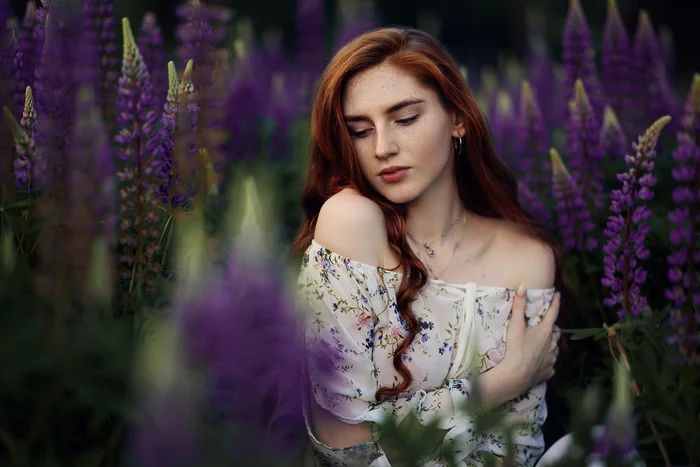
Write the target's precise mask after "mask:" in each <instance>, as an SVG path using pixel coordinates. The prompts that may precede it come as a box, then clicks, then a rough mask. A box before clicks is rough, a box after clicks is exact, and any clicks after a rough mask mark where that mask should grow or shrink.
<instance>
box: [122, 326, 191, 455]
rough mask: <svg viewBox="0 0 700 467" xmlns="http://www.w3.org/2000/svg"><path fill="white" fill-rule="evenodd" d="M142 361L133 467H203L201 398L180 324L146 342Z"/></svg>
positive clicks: (161, 328) (161, 330)
mask: <svg viewBox="0 0 700 467" xmlns="http://www.w3.org/2000/svg"><path fill="white" fill-rule="evenodd" d="M143 341H144V343H143V345H142V348H141V355H140V356H139V358H138V360H137V365H138V366H137V369H138V371H137V372H136V373H135V374H136V383H138V384H137V385H135V395H134V396H135V399H136V401H137V411H136V420H135V423H134V426H133V429H132V430H131V431H130V432H129V433H128V436H127V446H128V453H129V457H130V460H131V461H132V462H131V463H130V465H135V467H156V466H162V467H187V466H193V465H199V463H198V461H199V462H201V459H200V458H199V456H200V451H199V448H200V446H199V441H200V439H199V435H200V432H199V412H200V410H201V404H200V397H199V396H198V393H197V388H196V387H195V385H194V384H192V374H191V371H190V368H189V367H188V365H187V358H186V355H184V351H183V340H182V335H181V332H180V330H179V329H178V326H177V324H176V323H163V324H160V325H159V326H158V328H157V329H156V332H155V333H154V335H153V336H149V338H148V339H144V340H143Z"/></svg>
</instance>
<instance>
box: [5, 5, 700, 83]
mask: <svg viewBox="0 0 700 467" xmlns="http://www.w3.org/2000/svg"><path fill="white" fill-rule="evenodd" d="M299 1H300V0H236V1H226V0H222V1H220V2H219V3H221V4H225V5H227V6H229V7H231V8H232V9H233V10H234V15H235V18H234V20H235V19H240V18H241V17H247V18H250V19H251V20H252V22H253V24H254V25H255V29H256V30H255V35H256V37H257V38H258V39H262V38H264V36H265V34H266V33H270V32H272V31H277V32H281V33H282V35H283V38H284V41H283V42H284V45H285V47H286V48H287V50H288V51H289V52H290V53H293V52H294V51H295V49H296V44H295V21H296V12H297V9H298V4H299ZM26 3H27V2H26V0H13V6H14V9H15V14H16V15H17V16H18V17H22V14H23V12H24V8H25V5H26ZM607 3H608V2H607V0H583V1H582V2H581V4H582V7H583V9H584V11H585V12H586V16H587V19H588V22H589V26H590V28H591V32H592V33H593V41H594V47H595V48H596V49H597V50H598V49H599V40H600V37H601V31H602V28H603V22H604V20H605V11H606V8H607ZM617 5H618V9H619V10H620V14H621V15H622V18H623V20H624V22H625V24H626V25H627V26H628V28H629V29H630V30H631V29H632V28H633V27H634V25H635V24H636V22H637V12H638V11H639V10H640V9H645V10H647V11H648V12H649V15H650V17H651V19H652V22H653V23H654V26H655V28H657V29H658V28H660V27H662V26H663V27H665V28H668V29H670V30H672V31H673V35H674V39H675V46H676V52H677V54H676V56H677V57H678V63H677V66H678V69H677V72H678V73H679V77H687V76H689V75H690V74H691V73H693V72H694V71H696V70H695V69H694V67H695V68H697V63H698V62H699V61H700V52H698V48H697V45H698V44H700V28H698V27H696V26H697V25H696V24H694V22H693V19H697V18H700V1H685V0H663V1H662V0H618V2H617ZM568 6H569V2H568V1H567V0H490V1H483V0H476V1H475V0H472V1H468V0H461V1H455V0H433V1H429V2H428V1H425V0H377V1H376V7H377V10H378V15H379V18H378V19H379V21H380V23H381V24H384V25H386V24H400V25H406V26H417V27H420V28H422V29H425V30H427V31H429V32H433V33H437V35H438V36H439V37H440V38H441V39H442V40H443V42H444V43H445V45H447V46H448V47H449V48H450V51H451V53H452V54H453V55H454V57H455V58H456V59H457V60H458V61H459V62H460V63H462V64H464V65H465V66H467V67H472V66H474V65H479V66H481V65H496V62H497V59H498V55H499V54H509V55H514V56H516V57H520V56H522V54H523V52H524V51H523V46H524V45H525V44H526V43H527V42H526V28H527V26H528V23H530V24H531V25H532V26H533V27H534V28H537V29H540V30H541V31H542V32H543V33H544V36H545V37H546V39H547V43H548V45H549V46H550V47H551V50H552V53H553V55H554V57H556V58H559V57H561V33H562V31H563V30H564V20H565V17H566V12H567V9H568ZM114 8H115V14H116V16H117V17H122V16H126V17H128V18H129V19H130V20H131V22H132V24H139V23H140V22H141V19H142V18H143V15H144V14H145V12H147V11H152V12H154V13H155V14H156V17H157V18H158V21H159V23H160V25H161V27H162V30H163V36H164V39H165V42H166V47H168V48H170V49H172V48H173V47H174V46H175V40H176V39H175V34H174V31H175V25H176V20H177V18H176V15H175V4H174V3H173V2H171V1H163V0H116V1H115V2H114ZM324 8H325V12H326V15H327V17H326V20H327V21H328V22H329V23H327V24H333V22H334V21H335V20H337V16H338V11H337V10H338V2H336V1H333V0H325V2H324ZM327 32H328V33H329V34H331V33H332V31H327ZM329 43H330V41H329ZM682 80H683V81H686V80H684V79H682Z"/></svg>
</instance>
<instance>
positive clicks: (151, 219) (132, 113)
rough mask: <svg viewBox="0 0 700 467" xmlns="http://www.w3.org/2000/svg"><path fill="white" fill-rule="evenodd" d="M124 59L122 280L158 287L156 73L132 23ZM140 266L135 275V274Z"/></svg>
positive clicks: (126, 26)
mask: <svg viewBox="0 0 700 467" xmlns="http://www.w3.org/2000/svg"><path fill="white" fill-rule="evenodd" d="M122 28H123V31H124V59H123V62H122V74H121V77H120V78H119V89H118V98H117V106H118V107H119V109H120V111H121V112H120V114H119V116H118V117H117V124H118V125H119V133H118V134H117V136H116V138H115V140H116V142H117V143H118V144H119V145H120V146H121V149H120V150H119V151H117V153H116V156H117V157H118V158H119V159H120V160H121V161H123V162H124V164H123V165H122V169H121V170H120V171H119V172H117V179H118V180H119V199H120V219H119V229H120V232H119V243H120V245H121V251H122V255H121V258H120V262H121V264H122V270H121V274H120V275H121V278H122V279H123V280H125V281H130V280H132V279H140V276H141V275H142V274H143V275H144V282H145V285H146V289H147V290H148V291H152V290H153V288H154V287H155V278H154V274H155V273H158V272H160V270H161V265H160V264H159V263H158V261H157V258H156V253H157V251H158V243H157V240H158V238H159V236H160V231H159V228H160V217H161V214H160V213H161V211H160V210H159V209H158V207H157V199H156V197H155V196H147V193H148V192H149V191H150V190H152V189H153V184H154V182H155V177H154V174H153V170H152V163H153V159H154V153H155V150H156V148H157V147H158V144H159V142H160V141H159V138H158V132H157V131H156V122H157V120H158V116H157V114H156V112H155V109H154V105H155V98H154V96H153V85H152V84H151V75H150V73H149V72H148V69H147V68H146V64H145V63H144V62H143V58H142V57H141V53H140V52H139V50H138V47H137V46H136V42H135V40H134V36H133V33H132V31H131V26H130V25H129V21H128V20H127V19H126V18H124V19H123V20H122ZM134 266H136V276H139V277H134V276H133V272H132V270H133V269H134Z"/></svg>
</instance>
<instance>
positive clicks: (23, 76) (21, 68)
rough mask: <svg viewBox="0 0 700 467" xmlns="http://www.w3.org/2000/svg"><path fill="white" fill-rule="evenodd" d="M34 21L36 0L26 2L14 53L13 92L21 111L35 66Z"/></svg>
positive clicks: (18, 108)
mask: <svg viewBox="0 0 700 467" xmlns="http://www.w3.org/2000/svg"><path fill="white" fill-rule="evenodd" d="M35 23H36V2H34V1H33V0H31V1H29V2H27V9H26V11H25V14H24V21H23V22H22V26H21V27H20V28H19V31H18V36H17V41H18V50H17V54H16V55H15V67H16V70H17V77H16V80H17V83H16V85H17V91H16V94H15V99H16V105H17V110H18V111H19V112H22V109H24V101H25V94H26V89H27V86H34V71H35V68H36V58H37V57H36V44H35V43H34V37H33V31H34V25H35Z"/></svg>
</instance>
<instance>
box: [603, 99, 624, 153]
mask: <svg viewBox="0 0 700 467" xmlns="http://www.w3.org/2000/svg"><path fill="white" fill-rule="evenodd" d="M600 144H601V146H602V147H603V150H604V151H605V152H607V153H608V156H610V157H615V158H617V157H622V156H623V155H624V154H625V151H626V150H627V149H626V148H627V136H625V130H623V129H622V125H620V121H619V120H618V119H617V116H616V115H615V111H614V110H613V109H612V107H610V106H609V105H606V106H605V114H604V115H603V126H602V127H601V129H600Z"/></svg>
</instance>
